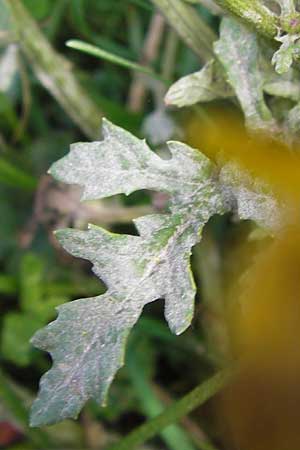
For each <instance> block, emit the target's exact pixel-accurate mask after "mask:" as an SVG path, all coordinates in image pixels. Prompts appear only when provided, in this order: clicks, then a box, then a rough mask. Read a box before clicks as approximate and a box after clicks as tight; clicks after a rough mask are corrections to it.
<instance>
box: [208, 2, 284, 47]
mask: <svg viewBox="0 0 300 450" xmlns="http://www.w3.org/2000/svg"><path fill="white" fill-rule="evenodd" d="M216 3H218V4H219V5H220V6H221V7H222V8H224V9H225V10H226V11H228V12H230V13H232V14H234V15H235V16H237V17H239V18H240V19H242V20H243V21H244V22H246V23H247V24H248V25H251V26H252V27H254V28H255V29H256V30H257V31H258V32H259V33H260V34H262V35H263V36H265V37H267V38H271V39H272V38H274V37H275V36H276V34H277V30H278V28H277V27H278V26H279V17H278V16H276V15H275V14H273V13H272V11H270V10H269V9H268V8H267V7H265V6H264V5H263V4H262V3H261V2H260V1H259V0H251V1H249V0H216Z"/></svg>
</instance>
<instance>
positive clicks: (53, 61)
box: [5, 0, 102, 138]
mask: <svg viewBox="0 0 300 450" xmlns="http://www.w3.org/2000/svg"><path fill="white" fill-rule="evenodd" d="M5 4H6V6H7V7H8V8H9V11H10V14H11V19H12V24H13V27H14V31H15V33H16V37H17V40H18V42H19V45H20V47H21V49H22V50H23V52H24V53H25V55H26V56H27V58H28V60H29V61H30V62H31V64H32V68H33V70H34V72H35V75H36V77H37V78H38V79H39V81H40V82H41V84H42V85H43V86H44V87H45V88H46V89H47V90H48V91H49V92H50V93H51V94H52V95H53V97H55V98H56V100H57V101H58V102H59V103H60V104H61V106H62V107H63V109H64V110H65V111H66V113H67V114H68V115H69V116H70V117H71V119H73V121H74V122H75V123H76V124H77V125H78V126H79V128H81V130H82V131H83V132H84V133H85V134H86V135H87V136H88V137H90V138H95V137H98V135H99V127H100V119H101V116H102V112H101V111H100V110H99V108H98V106H97V105H96V104H95V103H94V101H93V100H92V99H91V98H90V96H89V94H88V93H87V92H86V91H85V90H84V89H83V88H82V86H81V85H80V84H79V82H78V80H77V78H76V76H75V75H74V72H73V68H72V66H71V64H70V62H69V61H68V60H67V59H65V58H64V57H62V56H61V55H60V54H58V53H57V52H56V51H55V50H54V49H53V47H52V46H51V45H50V43H49V42H48V40H47V39H46V37H45V36H44V35H43V33H42V32H41V30H40V29H39V27H38V25H37V24H36V22H35V21H34V20H33V18H32V17H31V15H30V14H29V12H28V11H27V10H26V8H25V7H24V6H23V4H22V2H21V1H20V0H5Z"/></svg>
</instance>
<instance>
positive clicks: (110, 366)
mask: <svg viewBox="0 0 300 450" xmlns="http://www.w3.org/2000/svg"><path fill="white" fill-rule="evenodd" d="M103 135H104V140H103V141H101V142H92V143H87V144H84V143H80V144H74V145H73V146H72V148H71V152H70V153H69V154H68V155H67V156H66V157H64V158H62V159H61V160H60V161H58V162H57V163H55V164H54V165H53V166H52V168H51V173H52V174H53V175H54V176H55V177H56V178H57V179H58V180H60V181H62V182H66V183H76V184H79V185H80V186H82V189H83V199H97V198H103V197H106V196H110V195H114V194H118V193H126V194H129V193H131V192H133V191H135V190H138V189H154V190H160V191H165V192H168V193H169V195H170V211H169V213H166V214H152V215H149V216H145V217H141V218H139V219H137V220H135V225H136V228H137V231H138V233H139V236H128V235H118V234H112V233H109V232H108V231H105V230H103V229H102V228H99V227H96V226H92V225H91V226H90V227H89V229H88V230H87V231H79V230H71V229H67V230H60V231H59V232H57V238H58V240H59V241H60V243H61V244H62V245H63V247H64V248H65V249H66V250H67V251H68V252H70V253H71V254H72V255H74V256H77V257H81V258H85V259H87V260H89V261H91V262H92V263H93V271H94V272H95V274H96V275H97V276H98V277H99V278H101V280H103V282H104V283H105V284H106V286H107V291H106V293H105V294H104V295H100V296H98V297H93V298H89V299H81V300H77V301H74V302H72V303H69V304H66V305H63V306H60V307H59V308H58V311H59V315H58V318H57V319H56V320H55V321H54V322H52V323H50V324H49V325H48V326H47V327H46V328H45V329H43V330H41V331H39V332H38V333H37V334H36V335H35V336H34V338H33V339H32V343H33V344H34V345H35V346H37V347H39V348H41V349H43V350H46V351H48V352H49V353H50V354H51V356H52V359H53V368H52V369H51V370H50V371H49V372H48V373H47V374H46V375H44V376H43V378H42V380H41V384H40V393H39V396H38V398H37V400H36V401H35V402H34V405H33V408H32V419H31V420H32V421H31V424H32V425H33V426H37V425H42V424H51V423H54V422H57V421H59V420H62V419H65V418H67V417H76V416H77V415H78V413H79V411H80V409H81V408H82V406H83V405H84V403H85V402H86V401H87V400H88V399H89V398H94V399H96V400H97V401H98V402H101V403H102V404H103V403H105V399H106V394H107V391H108V388H109V385H110V383H111V381H112V379H113V377H114V375H115V373H116V371H117V370H118V369H119V367H120V366H121V365H122V364H123V359H124V346H125V342H126V338H127V336H128V333H129V331H130V329H131V328H132V326H133V325H134V324H135V322H136V321H137V319H138V317H139V316H140V314H141V311H142V309H143V306H144V305H146V304H147V303H149V302H152V301H154V300H156V299H159V298H163V299H164V300H165V317H166V320H167V321H168V324H169V326H170V329H171V330H172V331H173V332H174V333H176V334H179V333H182V332H183V331H184V330H185V329H186V328H187V327H188V326H189V325H190V322H191V320H192V316H193V309H194V297H195V286H194V281H193V277H192V274H191V270H190V267H189V260H190V254H191V249H192V247H193V246H194V245H195V244H196V243H197V242H198V241H199V240H200V234H201V230H202V227H203V225H204V224H205V223H206V222H207V221H208V220H209V218H210V217H211V216H212V215H213V214H222V213H223V212H225V211H226V210H227V209H228V207H229V205H228V203H227V197H226V195H225V194H224V192H223V191H222V188H221V186H220V185H219V183H218V181H217V179H216V174H215V170H214V166H213V164H212V163H211V162H210V161H209V160H208V159H207V158H206V157H205V156H204V155H202V154H201V153H200V152H198V151H196V150H193V149H191V148H190V147H188V146H187V145H185V144H182V143H179V142H171V143H169V145H168V146H169V150H170V153H171V158H170V159H167V160H166V159H162V158H160V157H159V156H157V155H156V154H155V153H154V152H152V151H151V150H150V148H149V147H148V146H147V144H146V142H145V141H141V140H139V139H137V138H136V137H134V136H132V135H131V134H130V133H128V132H126V131H124V130H122V129H121V128H118V127H116V126H114V125H113V124H111V123H109V122H107V121H104V124H103Z"/></svg>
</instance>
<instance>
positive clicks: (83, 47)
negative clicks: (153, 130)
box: [66, 39, 169, 84]
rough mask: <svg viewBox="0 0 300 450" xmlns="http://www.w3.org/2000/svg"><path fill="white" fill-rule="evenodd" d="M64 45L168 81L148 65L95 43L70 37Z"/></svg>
mask: <svg viewBox="0 0 300 450" xmlns="http://www.w3.org/2000/svg"><path fill="white" fill-rule="evenodd" d="M66 46H67V47H70V48H74V49H75V50H79V51H81V52H84V53H88V54H89V55H92V56H96V57H97V58H101V59H105V60H106V61H110V62H111V63H113V64H117V65H118V66H122V67H126V68H127V69H131V70H135V71H137V72H142V73H145V74H147V75H150V76H151V77H152V78H157V79H159V80H161V81H163V82H164V83H166V84H168V83H169V82H168V81H167V80H164V79H163V78H161V77H160V75H158V74H156V73H155V72H153V70H152V69H150V68H149V67H146V66H142V65H141V64H138V63H135V62H133V61H129V60H128V59H125V58H123V57H122V56H118V55H115V54H114V53H110V52H107V51H106V50H103V49H102V48H100V47H96V45H92V44H89V43H88V42H84V41H80V40H78V39H70V40H69V41H67V42H66Z"/></svg>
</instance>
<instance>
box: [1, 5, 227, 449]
mask: <svg viewBox="0 0 300 450" xmlns="http://www.w3.org/2000/svg"><path fill="white" fill-rule="evenodd" d="M22 3H23V5H24V6H25V7H26V10H23V8H22V4H21V3H20V2H18V1H16V2H14V1H12V2H11V5H12V9H13V10H14V11H13V12H14V14H13V16H14V17H13V19H12V17H11V16H10V14H11V11H9V10H8V8H7V4H6V3H5V2H4V1H1V2H0V217H1V219H0V294H1V301H0V308H1V342H0V360H1V371H0V401H1V403H0V418H1V422H0V446H2V447H3V448H10V449H17V448H19V449H22V450H23V449H25V448H28V449H37V448H41V449H44V448H45V449H46V448H74V449H75V448H95V449H101V448H105V447H106V446H108V445H110V444H111V443H112V442H114V441H115V440H116V439H118V438H120V437H121V436H122V435H124V434H126V433H127V432H129V431H131V430H132V429H133V428H135V427H136V426H138V425H139V424H141V423H142V422H143V421H144V419H145V418H149V417H152V416H154V415H157V414H158V413H159V412H160V411H161V410H162V409H163V408H164V407H165V406H166V405H168V404H169V403H170V402H171V401H172V399H174V398H177V397H179V396H181V395H183V394H184V393H186V392H187V391H189V390H190V389H191V388H192V387H194V386H195V385H196V384H198V383H199V382H200V381H201V380H202V379H205V378H206V377H207V376H208V374H209V373H210V372H211V370H212V363H211V355H210V354H209V351H208V347H207V342H205V340H204V333H203V328H202V326H201V314H200V310H201V309H202V316H203V308H204V306H203V303H202V304H198V306H197V312H196V315H195V320H194V323H193V327H192V329H190V330H189V331H187V332H186V333H185V334H184V335H183V336H180V337H175V336H174V335H172V334H171V332H170V331H169V329H168V327H167V325H166V324H165V322H164V320H163V316H162V308H163V304H162V302H161V303H160V304H156V305H153V306H152V305H150V306H148V307H147V308H146V310H145V312H144V314H143V317H142V319H141V320H140V321H139V323H138V325H137V326H136V327H135V329H134V332H133V333H132V335H131V338H130V343H129V347H128V351H127V356H126V366H125V367H124V368H123V369H122V370H121V371H120V372H119V374H118V376H117V379H116V381H115V383H114V384H113V387H112V389H111V391H110V396H109V402H108V405H107V407H106V408H100V407H99V406H97V405H96V404H95V403H92V402H91V403H90V404H89V405H88V406H87V407H86V408H85V409H84V411H83V412H82V414H81V415H80V418H79V420H78V422H72V421H65V422H63V423H61V424H59V425H56V426H53V427H44V428H42V429H41V430H36V429H29V428H28V408H29V405H30V403H31V401H32V398H33V397H34V395H35V392H36V390H37V388H38V380H39V378H40V376H41V375H42V374H43V373H44V372H45V370H46V369H47V368H48V367H49V366H50V361H49V358H48V357H47V355H46V354H45V353H42V352H39V351H37V350H35V349H34V348H33V347H32V346H31V345H30V344H29V339H30V337H31V336H32V334H33V333H34V332H35V331H36V330H37V329H39V328H41V327H42V326H44V325H45V324H46V323H47V322H48V321H50V320H52V319H54V318H55V315H56V314H55V310H54V307H55V306H56V305H59V304H61V303H63V302H66V301H69V300H73V299H75V298H80V297H85V296H91V295H96V294H99V293H100V292H101V289H102V287H101V285H100V283H99V281H98V280H96V278H95V277H94V276H93V275H91V272H90V267H89V265H88V264H87V263H85V262H84V261H83V260H76V259H75V258H72V257H70V256H69V255H67V254H66V253H65V252H64V251H63V250H62V249H61V248H60V246H59V245H58V244H57V242H56V241H55V238H54V237H53V234H52V232H53V230H54V229H57V228H60V227H64V226H73V225H76V226H77V227H80V228H85V227H86V225H87V223H88V222H92V223H96V224H99V225H102V226H104V227H106V228H108V229H110V230H113V231H118V232H120V231H121V232H122V231H124V232H125V231H126V232H129V233H134V232H135V231H134V228H133V226H132V225H131V223H130V221H131V219H132V218H134V217H137V216H140V215H142V214H143V213H147V212H151V211H152V210H154V209H161V208H163V207H164V205H165V198H164V196H162V195H159V194H155V193H151V192H150V193H149V192H144V193H142V194H141V193H138V194H133V195H131V196H130V197H129V198H125V197H123V196H119V197H118V198H112V199H110V200H107V201H102V202H100V201H98V202H94V203H89V204H87V205H86V204H85V205H82V204H79V196H78V192H77V190H76V189H74V188H70V187H66V186H62V185H59V184H57V183H55V182H54V181H53V180H52V179H51V177H49V176H48V175H47V174H46V172H47V169H48V168H49V166H50V165H51V163H52V162H54V161H55V160H57V159H58V158H59V157H61V156H62V155H64V154H66V152H67V151H68V148H69V145H70V144H71V143H72V142H76V141H80V140H86V139H87V138H95V137H100V125H101V117H102V116H105V117H107V118H109V119H110V120H111V121H113V122H114V123H116V124H119V125H121V126H122V127H124V128H126V129H128V130H129V131H131V132H133V133H135V134H137V135H140V136H145V135H146V136H147V137H148V138H149V141H150V142H151V144H152V145H153V147H156V148H159V146H160V144H162V142H164V141H165V140H167V139H169V138H174V137H181V138H182V137H184V126H183V124H184V120H185V116H184V115H182V114H180V115H178V113H177V115H176V114H171V113H170V112H166V110H165V107H164V105H163V101H162V98H163V95H164V93H165V91H166V86H167V84H166V83H163V82H160V81H158V80H157V77H155V76H153V77H152V76H147V75H142V74H140V73H139V72H137V71H133V70H130V69H128V68H126V67H125V68H124V67H120V66H118V65H116V64H114V63H112V62H109V61H105V60H99V59H96V58H94V57H92V56H90V55H86V54H83V53H80V52H77V51H75V50H73V49H70V48H67V47H66V46H65V42H66V41H67V40H68V39H71V38H72V39H73V38H77V39H84V40H86V41H88V42H90V43H92V44H95V45H97V46H100V47H101V48H102V49H104V50H106V51H107V52H109V53H110V54H113V55H119V56H121V57H123V58H125V59H126V60H131V61H136V62H138V63H140V64H143V65H146V66H149V67H150V68H151V69H152V70H153V71H154V72H155V73H156V74H157V75H160V76H161V77H162V78H164V79H167V80H168V83H170V82H172V81H174V80H176V79H177V78H180V77H181V76H183V75H186V74H188V73H190V72H192V71H194V70H197V69H199V68H200V67H201V61H200V60H199V55H196V54H195V53H194V52H193V51H192V50H191V49H189V48H188V47H187V46H186V45H185V44H184V43H183V42H182V40H181V39H180V38H179V37H178V36H177V34H176V33H175V32H174V31H173V30H172V29H171V28H170V27H169V26H168V25H167V23H166V22H165V20H164V19H163V18H162V16H161V15H159V14H158V13H157V11H156V10H155V7H154V6H153V4H152V3H151V2H149V1H147V0H114V1H111V0H100V1H99V0H89V1H88V2H87V1H85V0H59V1H51V0H24V1H23V2H22ZM196 8H197V10H198V13H199V14H200V16H201V17H202V18H203V20H204V22H205V23H206V24H208V25H209V26H210V27H211V28H210V29H211V30H217V27H218V18H217V16H214V15H213V14H212V12H211V11H209V9H207V8H205V7H203V6H200V4H198V5H197V6H196ZM33 21H34V22H33ZM35 23H37V24H38V26H39V29H38V28H36V25H35ZM211 33H213V31H211ZM54 49H55V51H54ZM218 227H219V225H218V223H217V224H215V228H216V229H219V228H218ZM207 245H208V246H209V240H208V241H207ZM208 251H209V250H208ZM198 258H199V251H196V252H195V255H194V259H195V265H196V266H197V267H198V269H199V270H198V273H199V272H200V270H201V267H200V266H199V264H198V263H197V261H198ZM208 435H210V436H211V438H210V439H213V440H215V441H217V440H218V437H217V435H216V430H215V428H214V426H213V422H212V420H211V418H210V413H209V406H208V407H206V408H204V409H201V411H200V410H199V411H196V412H195V413H194V414H193V417H190V418H186V419H184V420H183V421H182V422H181V423H180V424H178V425H176V426H171V427H169V428H167V429H165V431H163V432H162V433H161V434H160V436H157V437H156V438H154V439H153V440H152V441H150V442H149V445H148V446H147V448H149V449H150V448H153V449H164V448H166V449H171V450H192V449H196V448H206V449H210V448H213V446H212V444H210V443H209V440H210V439H209V438H208ZM145 448H146V447H145Z"/></svg>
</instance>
